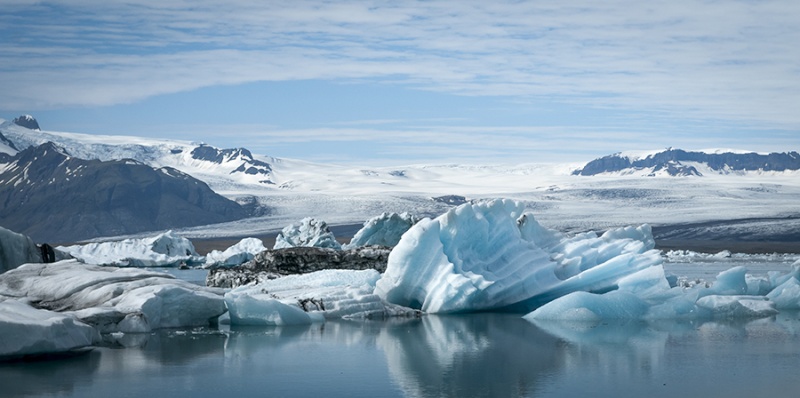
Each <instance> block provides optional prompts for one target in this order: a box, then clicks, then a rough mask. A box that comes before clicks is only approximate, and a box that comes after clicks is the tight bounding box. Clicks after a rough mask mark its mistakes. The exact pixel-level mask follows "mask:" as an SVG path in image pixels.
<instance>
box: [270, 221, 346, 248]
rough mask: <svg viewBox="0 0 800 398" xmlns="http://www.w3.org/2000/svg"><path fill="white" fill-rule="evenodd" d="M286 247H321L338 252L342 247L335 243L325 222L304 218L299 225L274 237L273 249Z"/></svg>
mask: <svg viewBox="0 0 800 398" xmlns="http://www.w3.org/2000/svg"><path fill="white" fill-rule="evenodd" d="M288 247H321V248H328V249H336V250H340V249H341V248H342V245H341V244H340V243H339V242H337V241H336V237H334V236H333V233H332V232H331V231H330V229H328V224H327V223H326V222H325V221H322V220H317V219H315V218H310V217H306V218H304V219H302V220H300V224H297V225H295V224H291V225H288V226H287V227H286V228H284V229H283V230H282V231H281V232H280V233H279V234H278V236H277V237H275V246H273V249H285V248H288Z"/></svg>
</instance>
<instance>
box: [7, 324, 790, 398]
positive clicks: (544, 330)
mask: <svg viewBox="0 0 800 398" xmlns="http://www.w3.org/2000/svg"><path fill="white" fill-rule="evenodd" d="M798 369H800V314H798V313H782V314H780V315H778V316H776V317H773V318H767V319H759V320H732V321H713V322H676V321H670V322H659V323H646V322H601V323H592V324H586V323H580V324H574V323H564V322H543V323H537V324H534V323H530V322H528V321H526V320H524V319H522V318H521V316H520V315H519V314H488V313H486V314H470V315H458V316H430V315H429V316H424V317H421V318H414V319H392V320H388V321H335V322H328V323H325V324H318V325H312V326H302V327H279V328H276V327H258V328H231V327H225V326H222V327H220V328H219V329H210V328H196V329H184V330H162V331H158V332H155V333H150V334H140V335H133V334H131V335H124V336H122V337H120V338H119V339H118V340H117V341H116V342H114V346H109V347H102V348H95V349H93V350H91V351H90V352H88V353H85V354H82V355H78V356H75V357H71V358H62V359H58V360H51V361H36V362H14V363H3V364H0V397H161V396H164V397H220V396H236V397H251V396H252V397H262V396H263V397H310V396H317V397H489V396H491V397H582V396H614V397H643V396H649V397H673V398H674V397H693V396H698V397H701V396H702V397H710V396H711V397H716V396H725V397H757V396H776V397H795V396H797V394H798V392H800V377H798V376H797V370H798Z"/></svg>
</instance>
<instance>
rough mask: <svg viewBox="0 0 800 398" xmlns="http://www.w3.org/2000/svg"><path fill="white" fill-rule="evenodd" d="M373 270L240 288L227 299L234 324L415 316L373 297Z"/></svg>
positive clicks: (320, 273) (300, 277) (375, 278)
mask: <svg viewBox="0 0 800 398" xmlns="http://www.w3.org/2000/svg"><path fill="white" fill-rule="evenodd" d="M378 278H380V274H379V273H378V272H377V271H375V270H363V271H351V270H323V271H317V272H312V273H309V274H302V275H290V276H285V277H282V278H278V279H273V280H268V281H264V282H262V283H259V284H257V285H253V286H242V287H239V288H236V289H233V290H231V291H230V292H228V293H226V294H225V303H226V304H227V306H228V311H229V312H230V322H231V324H232V325H296V324H309V323H314V322H324V321H325V319H338V318H384V317H388V316H399V315H412V314H415V313H416V312H415V311H413V310H411V309H408V308H402V307H399V306H396V305H392V304H389V303H386V302H384V301H383V300H381V298H380V297H378V296H377V295H375V294H374V290H375V282H377V281H378Z"/></svg>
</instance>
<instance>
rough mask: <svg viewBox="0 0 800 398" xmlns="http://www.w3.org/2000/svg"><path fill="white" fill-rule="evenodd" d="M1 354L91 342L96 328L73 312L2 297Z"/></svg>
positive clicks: (53, 349)
mask: <svg viewBox="0 0 800 398" xmlns="http://www.w3.org/2000/svg"><path fill="white" fill-rule="evenodd" d="M0 336H2V338H0V358H13V357H22V356H27V355H41V354H55V353H62V352H67V351H72V350H75V349H79V348H83V347H87V346H91V345H92V344H94V343H96V342H97V341H99V340H100V338H99V335H98V333H97V331H95V329H94V328H92V327H91V326H89V325H86V324H84V323H82V322H80V321H78V320H77V319H75V317H73V316H69V315H65V314H59V313H56V312H52V311H46V310H39V309H36V308H33V307H31V306H30V305H28V304H25V303H23V302H21V301H17V300H6V301H2V299H1V298H0Z"/></svg>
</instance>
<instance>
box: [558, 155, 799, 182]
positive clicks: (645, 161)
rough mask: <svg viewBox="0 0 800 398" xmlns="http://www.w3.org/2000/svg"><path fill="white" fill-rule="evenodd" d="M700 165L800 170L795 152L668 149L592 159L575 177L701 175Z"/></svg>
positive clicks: (722, 171)
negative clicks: (636, 154)
mask: <svg viewBox="0 0 800 398" xmlns="http://www.w3.org/2000/svg"><path fill="white" fill-rule="evenodd" d="M697 164H700V165H704V166H706V168H707V170H711V171H713V172H716V173H719V174H729V173H735V172H748V171H761V172H772V171H775V172H783V171H795V170H800V154H798V153H797V152H795V151H792V152H782V153H778V152H772V153H768V154H761V153H756V152H746V153H743V152H741V151H737V152H735V153H734V152H722V153H719V152H715V153H708V152H704V151H685V150H682V149H673V148H667V149H665V150H663V151H661V152H655V153H649V154H647V156H645V157H641V156H630V155H625V154H623V153H622V152H618V153H615V154H612V155H608V156H604V157H601V158H597V159H595V160H592V161H590V162H588V163H586V165H585V166H584V167H582V168H580V169H577V170H575V171H573V172H572V174H573V175H580V176H593V175H598V174H604V173H619V172H628V173H640V175H645V176H650V177H652V176H656V175H659V174H661V175H668V176H672V177H678V176H683V177H685V176H698V177H699V176H702V175H703V173H701V172H700V171H698V168H697V167H698V166H697Z"/></svg>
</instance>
